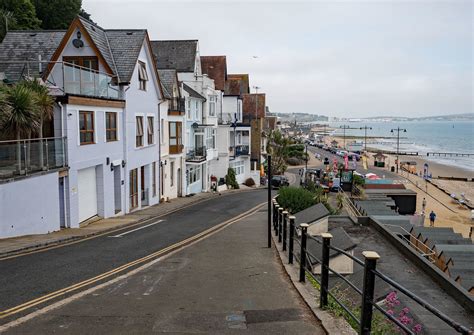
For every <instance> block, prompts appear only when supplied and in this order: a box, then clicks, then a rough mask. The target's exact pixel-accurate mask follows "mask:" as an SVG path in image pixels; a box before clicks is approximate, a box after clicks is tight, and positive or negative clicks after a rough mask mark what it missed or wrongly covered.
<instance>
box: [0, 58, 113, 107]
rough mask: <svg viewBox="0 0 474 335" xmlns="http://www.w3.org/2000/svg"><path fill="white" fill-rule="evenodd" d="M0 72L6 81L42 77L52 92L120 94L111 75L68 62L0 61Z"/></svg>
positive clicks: (110, 95)
mask: <svg viewBox="0 0 474 335" xmlns="http://www.w3.org/2000/svg"><path fill="white" fill-rule="evenodd" d="M0 74H2V75H3V77H4V78H2V79H4V80H6V81H7V82H18V81H22V80H25V79H31V78H34V77H38V78H42V79H43V80H44V81H45V84H46V85H47V86H48V89H49V91H50V94H51V95H53V96H61V95H65V94H73V95H83V96H90V97H98V98H108V99H120V98H121V94H120V91H119V89H118V86H117V83H116V81H115V76H111V75H109V74H107V73H105V72H101V71H97V70H94V69H91V68H86V67H82V66H79V65H75V64H72V63H68V62H47V61H7V62H0Z"/></svg>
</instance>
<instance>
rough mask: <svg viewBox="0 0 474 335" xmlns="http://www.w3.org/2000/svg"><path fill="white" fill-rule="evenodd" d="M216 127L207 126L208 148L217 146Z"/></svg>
mask: <svg viewBox="0 0 474 335" xmlns="http://www.w3.org/2000/svg"><path fill="white" fill-rule="evenodd" d="M215 138H216V129H209V128H206V147H207V149H215V148H216V140H215Z"/></svg>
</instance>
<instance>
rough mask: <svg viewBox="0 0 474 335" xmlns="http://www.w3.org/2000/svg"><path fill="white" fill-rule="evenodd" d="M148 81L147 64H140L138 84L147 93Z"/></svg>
mask: <svg viewBox="0 0 474 335" xmlns="http://www.w3.org/2000/svg"><path fill="white" fill-rule="evenodd" d="M147 81H148V73H147V72H146V64H145V63H143V62H138V82H139V85H140V86H139V88H140V90H142V91H146V83H147Z"/></svg>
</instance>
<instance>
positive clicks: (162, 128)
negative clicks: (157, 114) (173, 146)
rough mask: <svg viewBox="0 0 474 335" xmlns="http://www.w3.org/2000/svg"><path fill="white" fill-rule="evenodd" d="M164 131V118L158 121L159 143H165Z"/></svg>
mask: <svg viewBox="0 0 474 335" xmlns="http://www.w3.org/2000/svg"><path fill="white" fill-rule="evenodd" d="M164 131H165V120H163V119H161V122H160V143H161V144H164V143H165V141H164V140H165V134H164Z"/></svg>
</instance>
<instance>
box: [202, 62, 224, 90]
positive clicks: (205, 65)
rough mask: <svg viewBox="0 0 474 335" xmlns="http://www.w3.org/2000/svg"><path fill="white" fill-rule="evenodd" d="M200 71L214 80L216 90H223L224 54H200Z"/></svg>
mask: <svg viewBox="0 0 474 335" xmlns="http://www.w3.org/2000/svg"><path fill="white" fill-rule="evenodd" d="M201 68H202V73H204V74H207V75H208V76H209V78H211V79H213V80H214V87H215V88H216V90H220V91H224V90H225V82H226V80H227V61H226V56H201Z"/></svg>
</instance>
